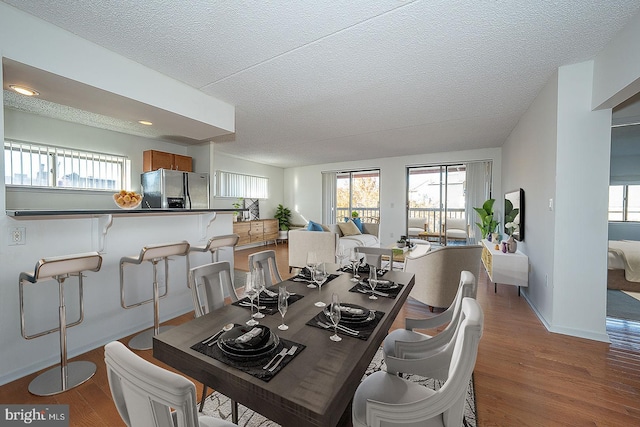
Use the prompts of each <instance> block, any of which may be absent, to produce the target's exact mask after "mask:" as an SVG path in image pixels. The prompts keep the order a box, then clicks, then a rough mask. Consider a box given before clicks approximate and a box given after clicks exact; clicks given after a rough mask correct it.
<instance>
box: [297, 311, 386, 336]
mask: <svg viewBox="0 0 640 427" xmlns="http://www.w3.org/2000/svg"><path fill="white" fill-rule="evenodd" d="M374 313H375V318H374V319H372V320H371V321H370V322H368V323H365V324H363V325H358V324H355V325H354V324H349V325H346V324H344V325H343V324H342V323H339V325H342V326H346V327H347V328H349V329H354V330H356V331H358V335H352V334H349V333H347V332H344V331H341V330H340V328H339V327H338V334H340V335H343V336H346V337H351V338H359V339H361V340H364V341H366V340H368V339H369V337H370V336H371V333H373V330H374V329H375V328H376V326H378V323H379V322H380V319H382V317H383V316H384V311H377V310H376V311H374ZM318 322H322V323H325V324H327V325H330V326H331V328H325V327H323V326H320V325H319V324H318ZM306 324H307V325H309V326H313V327H315V328H320V329H326V330H327V331H328V332H331V334H333V325H332V324H331V321H330V320H329V319H327V316H325V315H324V309H323V310H321V311H320V313H318V314H316V315H315V316H313V317H312V318H311V320H309V321H308V322H307V323H306Z"/></svg>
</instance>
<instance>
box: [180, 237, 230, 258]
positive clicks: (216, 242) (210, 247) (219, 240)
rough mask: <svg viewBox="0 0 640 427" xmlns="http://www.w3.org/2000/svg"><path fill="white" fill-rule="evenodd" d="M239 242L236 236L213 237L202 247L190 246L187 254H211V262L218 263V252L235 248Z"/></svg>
mask: <svg viewBox="0 0 640 427" xmlns="http://www.w3.org/2000/svg"><path fill="white" fill-rule="evenodd" d="M238 240H240V236H238V235H237V234H225V235H223V236H213V237H212V238H210V239H209V241H208V242H207V244H206V245H204V246H191V248H190V249H189V252H211V262H218V250H219V249H221V248H224V247H227V246H230V247H232V248H233V247H235V246H236V245H237V244H238Z"/></svg>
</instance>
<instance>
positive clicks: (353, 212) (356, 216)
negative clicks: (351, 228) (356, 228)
mask: <svg viewBox="0 0 640 427" xmlns="http://www.w3.org/2000/svg"><path fill="white" fill-rule="evenodd" d="M359 216H360V214H358V211H352V212H351V218H358V217H359Z"/></svg>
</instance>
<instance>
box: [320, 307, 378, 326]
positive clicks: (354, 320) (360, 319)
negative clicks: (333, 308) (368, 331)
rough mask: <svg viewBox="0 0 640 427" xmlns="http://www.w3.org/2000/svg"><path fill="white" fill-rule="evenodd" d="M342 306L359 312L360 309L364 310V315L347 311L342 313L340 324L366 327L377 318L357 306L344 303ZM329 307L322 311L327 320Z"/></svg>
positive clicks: (370, 312)
mask: <svg viewBox="0 0 640 427" xmlns="http://www.w3.org/2000/svg"><path fill="white" fill-rule="evenodd" d="M340 306H341V307H348V308H351V309H355V310H358V309H359V310H362V314H360V313H353V312H349V311H345V310H343V311H341V316H340V323H344V324H349V325H364V324H367V323H369V322H371V321H372V320H373V319H375V318H376V313H375V312H373V311H371V310H369V309H368V308H365V307H362V306H359V305H356V304H348V303H342V304H340ZM329 307H330V306H327V307H325V308H324V310H323V311H322V313H323V314H324V316H325V317H326V318H327V320H329Z"/></svg>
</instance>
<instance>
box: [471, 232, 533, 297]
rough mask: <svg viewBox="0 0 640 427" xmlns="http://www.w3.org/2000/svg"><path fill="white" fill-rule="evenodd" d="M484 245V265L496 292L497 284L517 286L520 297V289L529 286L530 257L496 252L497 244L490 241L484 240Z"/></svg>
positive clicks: (519, 253)
mask: <svg viewBox="0 0 640 427" xmlns="http://www.w3.org/2000/svg"><path fill="white" fill-rule="evenodd" d="M482 245H483V248H482V264H483V265H484V268H485V269H486V270H487V274H488V275H489V279H491V281H492V282H493V285H494V292H496V291H497V284H498V283H502V284H505V285H514V286H517V287H518V295H520V287H522V286H525V287H526V286H529V257H528V256H526V255H525V254H523V253H522V252H520V251H516V252H515V253H509V252H507V253H504V252H502V251H501V250H496V248H495V246H496V244H495V243H494V242H489V241H488V240H483V241H482Z"/></svg>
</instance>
